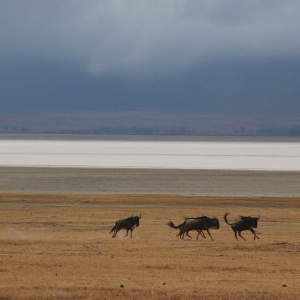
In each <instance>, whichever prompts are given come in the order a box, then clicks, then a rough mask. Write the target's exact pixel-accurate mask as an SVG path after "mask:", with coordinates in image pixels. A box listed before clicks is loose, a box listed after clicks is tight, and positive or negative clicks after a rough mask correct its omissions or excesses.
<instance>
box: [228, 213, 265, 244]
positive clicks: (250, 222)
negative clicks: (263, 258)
mask: <svg viewBox="0 0 300 300" xmlns="http://www.w3.org/2000/svg"><path fill="white" fill-rule="evenodd" d="M228 215H229V213H227V214H225V215H224V220H225V222H226V223H227V224H228V225H230V226H231V228H232V230H233V231H234V235H235V238H236V239H237V240H238V238H237V233H239V236H240V237H241V238H242V239H243V240H245V239H244V237H242V235H241V231H243V230H250V231H251V232H252V233H253V235H254V240H255V238H257V239H259V237H258V236H257V235H256V233H255V231H254V229H253V228H257V221H258V220H259V218H260V217H259V216H258V217H251V216H248V217H243V216H240V219H239V220H237V221H235V222H233V223H232V224H230V223H229V222H228V221H227V216H228ZM245 241H246V240H245Z"/></svg>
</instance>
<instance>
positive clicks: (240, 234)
mask: <svg viewBox="0 0 300 300" xmlns="http://www.w3.org/2000/svg"><path fill="white" fill-rule="evenodd" d="M239 236H240V237H241V238H242V239H243V240H244V241H246V239H244V238H243V237H242V235H241V232H240V231H239Z"/></svg>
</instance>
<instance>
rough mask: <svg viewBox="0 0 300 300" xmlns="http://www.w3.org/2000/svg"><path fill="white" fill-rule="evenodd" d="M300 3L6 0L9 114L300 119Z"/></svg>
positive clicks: (1, 57) (2, 12) (0, 30)
mask: <svg viewBox="0 0 300 300" xmlns="http://www.w3.org/2000/svg"><path fill="white" fill-rule="evenodd" d="M299 15H300V1H299V0H285V1H282V0H251V1H240V0H206V1H202V0H157V1H156V0H153V1H149V0H148V1H144V0H124V1H121V0H93V1H92V0H90V1H88V0H86V1H82V0H63V1H62V0H43V1H40V0H1V1H0V41H1V42H0V66H1V69H0V80H1V81H0V104H1V107H2V111H7V112H12V111H25V110H28V111H39V110H44V111H49V110H54V111H55V110H58V111H90V110H92V111H95V110H96V111H115V110H119V111H120V110H121V111H123V110H128V111H130V110H159V111H167V112H172V111H174V112H181V111H185V112H199V113H234V114H239V113H240V114H245V113H251V114H258V113H262V114H265V113H266V114H276V113H299V112H300V18H299Z"/></svg>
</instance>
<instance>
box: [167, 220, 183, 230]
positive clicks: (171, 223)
mask: <svg viewBox="0 0 300 300" xmlns="http://www.w3.org/2000/svg"><path fill="white" fill-rule="evenodd" d="M183 224H184V222H183V223H182V224H180V225H178V226H175V225H174V223H173V222H172V221H170V222H169V223H167V225H169V226H170V227H171V228H175V229H178V228H180V227H181V226H182V225H183Z"/></svg>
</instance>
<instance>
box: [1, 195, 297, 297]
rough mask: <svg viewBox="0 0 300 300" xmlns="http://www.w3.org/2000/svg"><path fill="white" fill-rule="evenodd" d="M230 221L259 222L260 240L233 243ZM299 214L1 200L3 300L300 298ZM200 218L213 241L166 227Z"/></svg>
mask: <svg viewBox="0 0 300 300" xmlns="http://www.w3.org/2000/svg"><path fill="white" fill-rule="evenodd" d="M226 212H229V213H230V214H229V216H228V219H229V221H230V222H232V221H233V220H234V219H236V218H238V216H239V215H260V220H259V223H258V228H257V234H258V236H259V238H260V239H259V240H255V241H254V240H253V235H252V234H251V233H250V232H249V231H247V232H243V236H244V237H245V238H246V241H244V240H240V241H236V240H235V238H234V234H233V232H232V230H231V228H230V227H229V226H228V225H227V224H226V223H225V222H224V220H223V215H224V213H226ZM299 213H300V198H299V197H298V198H297V197H267V196H263V197H258V196H257V197H250V196H248V197H241V196H236V197H232V196H230V197H229V196H227V197H225V196H224V197H220V196H210V197H208V196H206V197H205V196H199V195H197V196H182V195H168V194H160V195H158V194H155V193H152V194H145V193H144V194H81V195H79V194H58V193H56V194H37V193H36V194H30V193H8V194H5V193H2V194H0V245H1V248H0V299H145V298H146V299H299V290H300V281H299V276H300V241H299V233H300V221H299ZM132 214H141V215H142V218H141V220H140V226H139V227H138V228H136V229H135V230H134V231H133V238H132V239H130V238H128V237H126V238H123V236H124V234H125V232H124V231H120V232H119V233H118V235H117V237H116V238H114V239H112V238H111V234H109V231H110V229H111V228H112V227H113V226H114V222H115V220H117V219H120V218H126V217H128V216H131V215H132ZM202 214H203V215H207V216H209V217H213V216H216V217H218V219H219V221H220V225H221V226H220V229H219V230H211V234H212V236H213V238H214V241H211V240H210V238H209V237H208V236H207V238H205V239H204V238H201V237H199V240H196V239H195V237H196V233H195V232H194V233H193V232H192V233H191V235H192V236H193V239H192V240H190V239H187V238H186V239H184V240H180V239H179V238H178V237H176V234H177V230H175V229H171V228H169V227H168V226H167V225H166V223H167V222H168V221H169V220H172V221H173V222H174V223H175V224H176V225H177V224H179V223H181V222H182V220H183V216H185V215H186V216H197V215H202Z"/></svg>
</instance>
